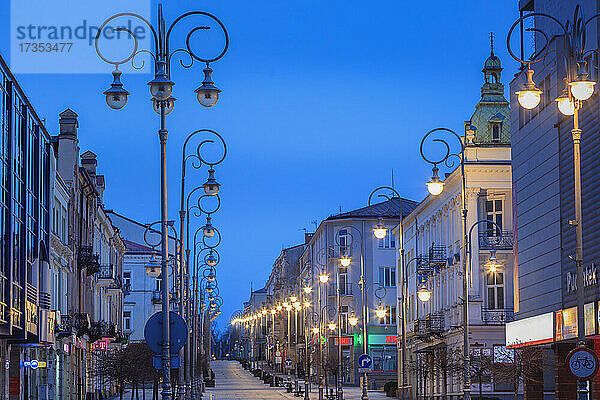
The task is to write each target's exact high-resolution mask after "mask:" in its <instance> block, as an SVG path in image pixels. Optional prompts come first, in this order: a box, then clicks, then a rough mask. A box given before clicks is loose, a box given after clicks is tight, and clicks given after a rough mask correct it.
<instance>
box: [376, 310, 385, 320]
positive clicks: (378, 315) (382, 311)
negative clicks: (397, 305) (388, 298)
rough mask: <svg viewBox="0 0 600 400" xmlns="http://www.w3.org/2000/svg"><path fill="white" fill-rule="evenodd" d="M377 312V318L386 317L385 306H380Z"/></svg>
mask: <svg viewBox="0 0 600 400" xmlns="http://www.w3.org/2000/svg"><path fill="white" fill-rule="evenodd" d="M375 314H377V318H379V319H382V318H385V315H386V312H385V309H384V308H378V309H377V310H375Z"/></svg>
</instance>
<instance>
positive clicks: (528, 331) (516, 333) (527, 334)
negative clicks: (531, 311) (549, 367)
mask: <svg viewBox="0 0 600 400" xmlns="http://www.w3.org/2000/svg"><path fill="white" fill-rule="evenodd" d="M557 318H558V315H557ZM561 318H562V313H561ZM557 326H558V325H557ZM560 329H561V330H562V321H561V324H560ZM555 330H556V329H555V325H554V313H552V312H549V313H546V314H541V315H536V316H534V317H529V318H524V319H520V320H518V321H513V322H509V323H507V324H506V345H507V346H508V347H510V348H513V347H520V346H525V345H533V344H542V343H551V342H552V341H553V340H554V334H555Z"/></svg>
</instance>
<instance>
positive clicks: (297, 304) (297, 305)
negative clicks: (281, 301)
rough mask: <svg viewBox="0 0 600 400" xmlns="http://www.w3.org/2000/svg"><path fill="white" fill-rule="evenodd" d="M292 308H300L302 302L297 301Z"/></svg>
mask: <svg viewBox="0 0 600 400" xmlns="http://www.w3.org/2000/svg"><path fill="white" fill-rule="evenodd" d="M292 306H294V308H298V307H300V302H299V301H295V302H294V303H292Z"/></svg>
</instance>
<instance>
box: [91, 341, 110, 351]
mask: <svg viewBox="0 0 600 400" xmlns="http://www.w3.org/2000/svg"><path fill="white" fill-rule="evenodd" d="M92 348H93V349H94V350H106V349H107V348H108V340H104V339H103V340H97V341H95V342H94V343H93V344H92Z"/></svg>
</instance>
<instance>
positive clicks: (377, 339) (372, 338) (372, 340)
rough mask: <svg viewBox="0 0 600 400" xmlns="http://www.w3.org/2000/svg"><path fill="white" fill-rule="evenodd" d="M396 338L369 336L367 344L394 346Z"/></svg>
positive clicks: (393, 336) (390, 336)
mask: <svg viewBox="0 0 600 400" xmlns="http://www.w3.org/2000/svg"><path fill="white" fill-rule="evenodd" d="M396 343H398V336H396V335H369V344H370V345H371V344H396Z"/></svg>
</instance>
